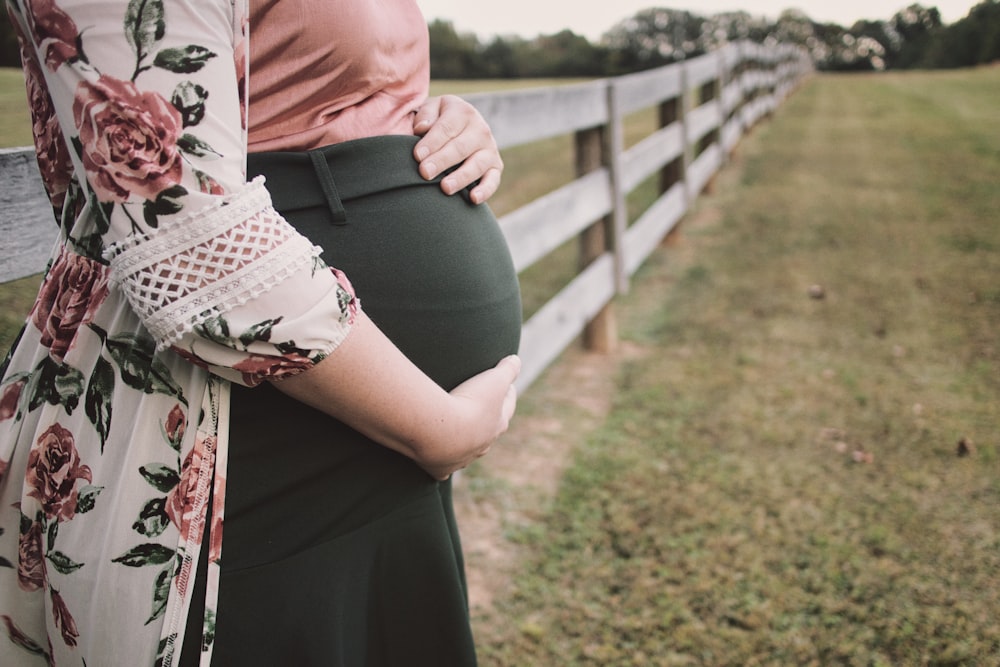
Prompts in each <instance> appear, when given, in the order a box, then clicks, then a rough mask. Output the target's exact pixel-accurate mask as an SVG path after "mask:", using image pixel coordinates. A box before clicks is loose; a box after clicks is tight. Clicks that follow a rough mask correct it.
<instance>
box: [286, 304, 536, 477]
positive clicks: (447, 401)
mask: <svg viewBox="0 0 1000 667" xmlns="http://www.w3.org/2000/svg"><path fill="white" fill-rule="evenodd" d="M358 315H359V316H358V319H357V321H356V322H355V324H354V326H353V328H352V331H351V333H350V334H349V335H348V336H347V338H346V340H344V342H343V343H341V345H340V346H339V347H338V348H337V349H336V350H334V352H333V353H332V354H331V355H330V356H329V357H327V358H326V359H324V360H323V361H322V362H320V363H319V364H317V365H316V366H315V367H314V368H312V369H310V370H308V371H305V372H303V373H300V374H298V375H295V376H292V377H289V378H286V379H282V380H280V381H275V382H274V386H275V387H277V388H278V389H279V390H281V391H282V392H284V393H286V394H288V395H289V396H291V397H292V398H295V399H296V400H299V401H302V402H303V403H306V404H307V405H310V406H311V407H314V408H316V409H318V410H321V411H322V412H324V413H326V414H329V415H331V416H332V417H335V418H337V419H339V420H341V421H343V422H344V423H346V424H348V425H349V426H351V427H352V428H354V429H356V430H357V431H359V432H361V433H363V434H365V435H366V436H368V437H369V438H371V439H372V440H374V441H376V442H378V443H380V444H381V445H384V446H386V447H389V448H391V449H393V450H396V451H398V452H400V453H401V454H404V455H405V456H408V457H410V458H411V459H413V460H414V461H416V462H417V463H418V464H420V465H421V466H422V467H423V468H424V469H425V470H427V471H428V472H429V473H430V474H431V475H433V476H435V477H438V478H444V477H447V476H448V475H449V474H451V473H452V472H454V471H455V470H458V469H460V468H463V467H465V466H466V465H468V464H469V463H471V462H472V461H473V460H474V459H476V458H478V457H479V456H482V455H483V454H484V453H486V451H487V450H488V449H489V446H490V445H491V444H492V442H493V440H494V439H495V438H496V437H497V436H498V435H499V434H500V433H501V432H502V431H503V430H505V429H506V426H507V422H508V421H509V419H510V413H512V412H513V400H514V399H513V396H512V391H513V390H512V389H511V388H510V386H511V383H512V382H513V380H514V377H516V374H517V370H516V369H513V372H505V373H503V374H502V377H493V376H490V380H489V381H488V384H489V386H487V387H485V388H483V387H477V389H476V391H475V395H474V396H467V395H463V392H461V391H460V390H456V392H453V393H448V392H446V391H444V390H443V389H442V388H441V387H440V386H438V385H437V384H436V383H435V382H434V381H433V380H431V379H430V378H429V377H427V375H425V374H424V373H423V372H422V371H420V369H418V368H417V367H416V366H415V365H414V364H413V363H412V362H411V361H409V360H408V359H407V358H406V357H405V356H404V355H403V354H402V353H401V352H400V351H399V349H398V348H396V346H395V345H393V343H392V342H391V341H390V340H389V339H388V338H386V336H385V335H384V334H383V333H382V332H381V331H380V330H379V329H378V327H376V326H375V324H374V323H372V322H371V320H369V319H368V318H367V317H366V316H365V315H364V314H363V313H359V314H358ZM518 367H519V366H518ZM491 372H493V371H487V374H489V373H491ZM508 376H509V377H508ZM477 377H478V376H477ZM460 389H461V388H460ZM508 394H511V395H508Z"/></svg>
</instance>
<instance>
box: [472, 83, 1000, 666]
mask: <svg viewBox="0 0 1000 667" xmlns="http://www.w3.org/2000/svg"><path fill="white" fill-rule="evenodd" d="M997 108H1000V68H998V67H994V68H991V69H980V70H975V71H964V72H948V73H908V74H887V75H879V76H819V77H816V78H814V79H813V80H811V81H810V82H809V83H808V84H807V85H806V86H805V87H804V88H803V89H801V90H800V91H798V92H796V93H795V94H794V95H793V96H792V97H791V98H790V99H789V100H788V101H787V102H786V104H785V105H784V106H782V107H781V108H780V109H779V110H778V112H777V113H776V115H775V117H774V118H773V120H772V121H769V122H765V123H764V124H762V125H761V126H760V127H759V128H757V129H756V130H755V131H754V132H753V133H752V134H751V135H750V136H749V137H748V138H747V139H745V140H744V142H743V143H742V144H741V146H740V148H739V150H738V154H737V156H736V158H735V159H734V161H733V162H732V163H731V164H730V165H729V167H728V168H727V169H726V170H725V171H724V173H723V174H721V176H720V180H719V184H718V189H717V192H718V194H716V195H715V196H712V197H708V198H703V199H702V200H701V201H700V203H699V206H698V210H697V212H696V213H695V214H694V215H692V216H691V217H690V218H689V219H688V220H686V221H685V222H684V223H683V224H682V227H681V235H680V240H679V242H678V243H676V244H674V245H672V246H670V247H669V248H668V249H666V250H665V251H664V252H663V253H658V254H656V255H654V256H653V258H652V259H651V260H650V261H649V262H648V263H647V265H646V266H645V267H644V268H643V269H642V270H641V271H640V273H639V274H638V276H637V280H636V282H635V284H634V288H633V290H632V292H631V294H630V295H629V296H628V297H627V298H626V299H624V300H623V301H622V302H621V303H620V304H619V312H620V317H621V328H622V333H623V338H624V342H625V345H624V347H625V348H626V350H627V353H623V354H622V355H621V357H620V360H619V363H618V372H617V376H616V381H615V388H614V392H613V394H614V395H613V399H612V400H613V409H612V410H611V413H610V414H609V416H608V417H607V419H606V421H605V422H604V423H603V425H602V426H601V427H599V428H597V429H596V431H594V432H593V433H591V434H590V435H589V436H588V437H586V438H585V439H583V441H581V442H578V443H575V446H574V453H573V456H572V460H571V463H570V465H569V468H568V470H567V471H566V472H565V474H564V475H563V477H562V480H561V484H560V487H559V491H558V493H557V495H556V496H555V497H554V499H553V500H552V502H551V504H550V505H548V506H544V507H539V506H538V503H537V495H532V494H529V495H528V496H526V497H527V499H526V500H525V499H521V498H519V497H518V493H517V491H516V489H513V490H512V488H511V487H510V486H509V485H508V486H505V485H504V483H503V479H502V478H500V476H499V475H498V474H497V473H495V472H494V471H492V470H491V467H490V460H489V459H488V458H487V459H486V460H485V461H483V462H482V463H481V464H479V465H478V466H476V467H475V468H474V469H473V470H472V471H471V472H470V474H469V484H468V485H467V488H468V489H469V490H470V493H472V494H479V502H481V503H484V504H486V503H491V502H493V503H500V502H502V503H503V504H504V505H505V507H506V508H507V511H508V516H509V517H518V520H516V521H514V520H508V523H507V525H505V526H504V531H503V535H502V536H498V538H497V539H503V540H506V541H507V542H509V543H510V544H512V545H514V548H515V550H516V552H517V553H519V554H520V556H519V564H518V567H517V571H516V574H515V576H514V578H513V581H512V583H511V584H510V585H509V586H508V588H507V589H506V590H504V591H501V592H500V593H498V594H497V596H496V597H495V599H494V600H493V603H492V605H491V606H490V607H489V608H488V609H487V610H486V611H481V612H480V613H478V614H477V616H476V619H475V620H476V632H477V636H478V641H479V645H480V647H481V654H482V655H481V657H482V664H484V665H487V666H490V667H493V666H501V665H502V666H508V665H509V666H511V667H513V666H521V665H622V666H624V665H732V666H736V665H740V666H743V665H858V666H863V665H865V666H888V665H907V666H909V665H939V666H940V665H969V666H972V665H977V666H978V665H998V664H1000V622H998V620H997V619H998V610H1000V606H998V604H1000V336H998V331H1000V224H998V212H1000V188H998V187H997V184H998V183H1000V133H998V132H997V131H996V121H995V110H996V109H997ZM554 393H555V392H554V391H552V387H547V385H546V378H545V377H544V376H543V378H542V379H541V380H540V382H539V383H538V385H536V387H533V388H532V390H531V391H529V392H528V393H527V395H526V396H525V397H524V398H523V400H522V402H521V407H520V410H521V414H522V415H523V416H524V418H525V419H531V418H533V417H536V416H538V415H544V416H545V417H547V418H548V419H549V420H550V421H558V420H559V419H560V418H561V417H560V405H559V404H556V403H553V402H552V401H551V400H550V399H551V396H552V395H553V394H554ZM563 416H564V417H567V418H568V416H569V412H567V413H564V415H563ZM529 443H530V435H529ZM960 443H964V444H960ZM522 446H523V445H522ZM528 446H530V444H529V445H528ZM497 489H501V490H502V492H503V493H504V494H505V495H504V496H503V499H502V500H497V499H496V495H497V494H496V491H497ZM519 502H521V503H525V505H530V506H527V507H522V508H521V510H522V511H521V512H518V511H511V508H515V509H516V508H517V504H518V503H519ZM525 517H527V518H525ZM470 567H471V568H476V567H477V563H476V561H475V559H472V562H471V564H470Z"/></svg>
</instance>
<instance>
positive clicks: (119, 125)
mask: <svg viewBox="0 0 1000 667" xmlns="http://www.w3.org/2000/svg"><path fill="white" fill-rule="evenodd" d="M7 9H8V13H9V14H10V17H11V20H12V22H13V24H14V26H15V27H16V29H17V31H18V33H19V38H20V43H21V49H22V60H23V64H24V72H25V79H26V85H27V93H28V99H29V103H30V105H31V111H32V119H33V131H34V135H35V144H36V149H37V154H38V164H39V168H40V171H41V174H42V177H43V182H44V184H45V186H46V190H47V192H48V195H49V198H50V201H51V204H52V208H53V212H54V217H55V222H56V223H57V224H58V225H59V227H60V231H61V234H60V241H59V243H58V244H57V247H56V248H55V249H54V250H53V253H52V257H51V260H50V262H49V266H48V269H47V271H46V275H45V278H44V282H43V284H42V286H41V289H40V291H39V294H38V298H37V300H36V302H35V305H34V307H33V309H32V310H31V313H30V315H29V317H28V321H27V322H26V324H25V328H24V329H23V331H22V333H21V336H20V338H19V340H18V342H17V343H16V345H15V346H14V348H13V349H12V350H11V353H10V355H9V356H8V357H7V359H6V360H5V362H4V364H3V367H2V369H0V370H2V380H0V664H2V665H81V666H82V665H90V666H91V667H95V666H99V665H172V664H176V660H177V658H178V654H179V651H180V646H181V643H182V641H183V639H184V637H183V633H184V628H185V619H186V615H187V609H188V606H189V604H190V602H191V600H190V596H191V594H192V585H193V582H194V567H195V564H196V563H197V561H198V557H199V553H200V551H201V550H202V549H208V556H209V562H210V565H209V575H208V593H207V599H206V600H205V609H206V611H205V617H204V634H203V636H202V638H201V639H202V647H203V653H202V656H203V658H202V660H203V664H208V661H209V660H210V657H211V648H212V641H213V636H214V635H213V628H214V623H215V609H216V603H215V600H216V595H217V588H218V563H219V559H220V558H221V551H222V544H223V542H222V529H223V521H224V518H225V471H226V460H227V455H228V454H227V452H228V446H229V445H228V426H227V423H228V422H227V420H228V401H229V382H238V383H240V384H243V385H247V386H254V385H256V384H259V383H261V382H263V381H264V380H266V379H268V378H276V377H280V376H284V375H288V374H293V373H298V372H302V371H303V370H306V369H308V368H311V367H312V366H313V365H315V364H316V363H318V362H319V361H320V360H322V359H323V358H324V357H325V356H326V355H327V354H329V353H330V352H331V351H332V350H333V349H334V348H336V346H337V345H338V344H339V343H340V342H341V341H342V340H343V338H344V337H345V336H346V335H347V333H348V331H349V330H350V326H351V324H352V322H353V321H354V318H355V315H356V312H357V308H358V305H357V302H356V300H355V298H354V295H353V290H352V289H351V286H350V283H349V282H348V281H347V278H346V277H345V276H344V275H343V274H341V273H339V272H337V271H336V270H334V269H332V268H329V267H327V266H325V265H324V264H323V262H322V261H321V260H320V259H319V251H318V249H316V248H314V247H313V246H312V245H311V244H310V243H309V242H307V241H306V240H305V239H304V238H302V237H301V236H300V235H299V234H298V233H297V232H296V231H295V230H294V229H293V228H292V227H291V226H289V225H288V224H287V223H286V222H285V221H284V220H283V219H282V218H281V216H280V215H278V214H277V213H276V212H275V211H274V209H273V208H272V207H271V204H270V198H269V195H268V192H267V189H266V184H265V183H262V182H260V181H256V182H254V183H249V184H248V183H246V179H245V175H244V174H245V172H244V168H245V167H244V165H245V159H246V127H247V123H246V95H245V87H246V72H247V58H246V54H247V47H246V32H247V7H246V5H245V0H234V1H233V2H230V1H229V0H173V1H171V2H164V0H88V1H87V2H84V1H82V0H16V1H15V0H8V2H7ZM210 499H211V501H212V503H213V507H212V512H211V517H212V525H211V526H209V527H208V535H209V543H208V544H202V541H203V535H204V534H205V528H206V527H205V521H206V516H207V515H208V513H207V509H208V507H207V505H208V502H209V500H210Z"/></svg>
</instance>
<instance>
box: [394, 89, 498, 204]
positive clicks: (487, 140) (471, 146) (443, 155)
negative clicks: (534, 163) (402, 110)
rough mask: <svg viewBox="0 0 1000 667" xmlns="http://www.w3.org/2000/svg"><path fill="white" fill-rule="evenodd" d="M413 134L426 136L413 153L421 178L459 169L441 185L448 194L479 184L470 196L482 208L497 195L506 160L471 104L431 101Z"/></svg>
mask: <svg viewBox="0 0 1000 667" xmlns="http://www.w3.org/2000/svg"><path fill="white" fill-rule="evenodd" d="M413 131H414V133H415V134H417V135H422V138H421V139H420V141H418V142H417V145H416V147H415V148H414V151H413V154H414V157H415V158H416V160H417V161H418V162H419V163H420V164H419V169H420V174H421V176H423V177H424V178H426V179H428V180H430V179H433V178H436V177H437V176H439V175H440V174H442V173H443V172H445V171H447V170H448V169H450V168H452V167H455V166H456V165H457V166H458V168H457V169H455V171H453V172H451V173H450V174H448V175H447V176H446V177H445V178H444V179H443V180H442V181H441V189H442V190H443V191H444V192H445V194H448V195H452V194H455V193H456V192H459V191H460V190H462V189H463V188H466V187H468V186H470V185H472V184H473V183H476V181H479V183H478V184H476V185H475V187H473V188H472V190H471V191H470V193H469V194H470V198H471V200H472V202H473V203H475V204H480V203H482V202H484V201H486V200H487V199H489V198H490V197H491V196H492V195H493V194H494V193H495V192H496V190H497V188H498V187H499V186H500V179H501V176H502V173H503V166H504V165H503V160H502V159H501V158H500V151H499V149H498V148H497V145H496V140H495V139H494V138H493V133H492V132H491V131H490V128H489V125H487V123H486V120H485V119H484V118H483V117H482V115H480V113H479V112H478V111H477V110H476V108H475V107H473V106H472V105H471V104H469V103H468V102H466V101H465V100H463V99H461V98H458V97H455V96H453V95H445V96H442V97H437V98H431V99H430V100H428V101H427V102H426V103H425V104H424V105H423V106H422V107H420V109H418V110H417V113H416V115H415V116H414V119H413Z"/></svg>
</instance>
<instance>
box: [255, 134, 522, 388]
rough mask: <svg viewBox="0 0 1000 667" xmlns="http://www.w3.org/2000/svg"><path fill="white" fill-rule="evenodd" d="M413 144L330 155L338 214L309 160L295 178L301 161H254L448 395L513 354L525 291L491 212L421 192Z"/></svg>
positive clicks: (287, 210)
mask: <svg viewBox="0 0 1000 667" xmlns="http://www.w3.org/2000/svg"><path fill="white" fill-rule="evenodd" d="M415 141H416V140H415V139H414V138H413V137H403V136H398V137H396V136H394V137H376V138H373V139H362V140H359V141H355V142H348V143H347V144H340V145H337V146H332V147H329V148H327V149H323V152H324V157H325V158H326V159H325V163H326V165H327V166H328V167H329V172H330V175H331V178H332V181H333V184H334V188H335V189H336V190H337V192H338V193H339V197H335V201H333V202H332V204H331V200H330V196H329V192H330V189H329V188H326V189H325V190H324V189H323V188H322V187H317V186H318V180H317V179H318V178H322V177H323V174H322V173H319V174H318V175H317V171H316V168H315V165H314V164H313V163H312V161H310V160H309V158H308V157H306V158H304V159H305V160H306V161H307V162H309V164H308V167H309V169H308V170H302V172H301V174H300V175H299V177H298V178H294V179H293V178H292V176H293V173H292V172H293V171H294V170H292V171H289V169H287V166H288V165H286V164H285V163H284V162H283V159H287V160H293V161H295V162H296V164H300V163H302V160H303V158H302V157H301V156H303V155H305V154H302V153H296V154H278V155H279V156H284V158H278V159H276V158H274V157H273V156H274V155H275V154H264V155H271V156H272V158H270V159H259V158H255V157H254V156H251V162H250V168H251V171H254V172H255V173H264V175H265V177H266V178H267V180H268V186H269V189H270V190H271V191H272V194H273V195H274V198H275V207H276V208H277V209H278V210H279V211H280V212H281V213H282V214H283V215H284V216H285V218H286V219H287V220H288V221H289V222H291V223H292V224H293V225H294V226H295V227H296V228H298V229H299V231H300V232H301V233H303V234H304V235H305V236H307V237H308V238H310V239H311V240H312V241H313V242H314V243H315V244H316V245H318V246H320V247H321V248H322V249H323V259H324V260H325V261H326V262H327V263H328V264H330V265H331V266H335V267H337V268H338V269H341V270H342V271H344V272H345V273H346V274H347V276H348V278H349V279H350V280H351V282H352V284H353V285H354V287H355V290H356V291H357V294H358V297H359V298H360V300H361V307H362V309H363V310H364V311H365V312H366V313H367V314H368V316H369V317H370V318H371V319H372V320H373V321H374V322H375V323H376V324H377V325H378V326H379V327H380V328H381V329H382V330H383V331H384V332H385V333H386V335H387V336H388V337H389V338H390V339H391V340H392V341H393V342H394V343H395V344H396V345H397V346H398V347H399V348H400V349H401V350H402V351H403V353H404V354H406V355H407V357H409V358H410V359H411V360H412V361H413V362H414V363H415V364H416V365H417V366H418V367H420V368H421V369H422V370H423V371H424V372H425V373H427V374H428V375H429V376H430V377H431V378H433V379H434V380H435V381H436V382H437V383H438V384H440V385H441V386H442V387H444V388H446V389H451V388H453V387H454V386H456V385H457V384H459V383H461V382H462V381H464V380H466V379H468V378H469V377H471V376H472V375H475V374H476V373H479V372H480V371H483V370H485V369H487V368H490V367H492V366H493V365H495V364H496V363H497V361H499V360H500V359H501V358H503V357H504V356H506V355H508V354H513V353H515V352H517V348H518V344H519V341H520V333H521V300H520V290H519V287H518V281H517V274H516V272H515V271H514V267H513V263H512V261H511V258H510V253H509V251H508V249H507V244H506V242H505V240H504V238H503V235H502V233H501V232H500V228H499V225H498V224H497V220H496V218H495V217H494V215H493V213H492V212H491V211H490V209H489V208H488V207H487V206H485V205H479V206H474V205H471V204H469V203H468V202H467V201H466V200H465V199H464V198H463V197H461V196H446V195H445V194H444V193H442V192H441V189H440V187H439V185H438V184H437V183H428V182H426V181H424V180H423V179H422V178H421V177H420V176H419V174H418V173H417V171H416V163H415V161H414V160H413V157H412V154H413V153H412V151H413V145H414V143H415ZM262 165H263V166H262ZM300 166H301V164H300ZM319 171H320V172H322V171H323V169H322V167H321V168H320V170H319ZM296 173H297V172H296ZM310 179H311V180H310ZM295 191H299V193H300V194H299V196H290V195H292V194H294V192H295ZM306 191H308V192H309V194H306ZM317 191H318V192H320V193H322V194H323V196H322V197H321V198H318V197H317V196H316V192H317ZM338 205H339V206H342V207H343V211H342V213H341V212H339V211H338Z"/></svg>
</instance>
